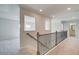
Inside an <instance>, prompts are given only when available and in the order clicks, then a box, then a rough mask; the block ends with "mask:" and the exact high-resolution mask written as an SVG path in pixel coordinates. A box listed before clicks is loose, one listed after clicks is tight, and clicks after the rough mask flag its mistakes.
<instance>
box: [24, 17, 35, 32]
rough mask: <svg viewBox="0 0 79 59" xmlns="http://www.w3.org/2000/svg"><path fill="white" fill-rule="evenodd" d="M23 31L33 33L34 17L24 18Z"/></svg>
mask: <svg viewBox="0 0 79 59" xmlns="http://www.w3.org/2000/svg"><path fill="white" fill-rule="evenodd" d="M24 31H35V17H31V16H24Z"/></svg>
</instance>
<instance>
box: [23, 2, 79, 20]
mask: <svg viewBox="0 0 79 59" xmlns="http://www.w3.org/2000/svg"><path fill="white" fill-rule="evenodd" d="M24 7H26V8H27V7H29V8H27V9H29V10H30V9H31V11H32V12H33V11H34V12H37V13H40V14H44V15H47V16H55V19H67V20H69V19H79V4H27V5H24ZM67 8H71V10H70V11H68V10H67ZM40 9H43V12H40Z"/></svg>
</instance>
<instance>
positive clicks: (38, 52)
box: [37, 32, 40, 55]
mask: <svg viewBox="0 0 79 59" xmlns="http://www.w3.org/2000/svg"><path fill="white" fill-rule="evenodd" d="M37 55H40V51H39V32H37Z"/></svg>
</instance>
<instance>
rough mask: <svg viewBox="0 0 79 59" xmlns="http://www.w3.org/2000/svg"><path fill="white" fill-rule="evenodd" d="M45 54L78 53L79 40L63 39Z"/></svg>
mask: <svg viewBox="0 0 79 59" xmlns="http://www.w3.org/2000/svg"><path fill="white" fill-rule="evenodd" d="M47 55H79V40H78V39H73V38H69V39H65V40H64V41H63V42H61V43H60V44H59V45H58V46H57V47H55V48H54V49H53V50H51V51H50V52H49V53H48V54H47Z"/></svg>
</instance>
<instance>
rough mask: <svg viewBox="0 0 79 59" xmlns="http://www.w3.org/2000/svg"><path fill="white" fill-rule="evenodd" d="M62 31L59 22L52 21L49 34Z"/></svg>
mask: <svg viewBox="0 0 79 59" xmlns="http://www.w3.org/2000/svg"><path fill="white" fill-rule="evenodd" d="M62 30H63V24H62V23H61V20H54V19H52V21H51V32H56V31H62Z"/></svg>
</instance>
